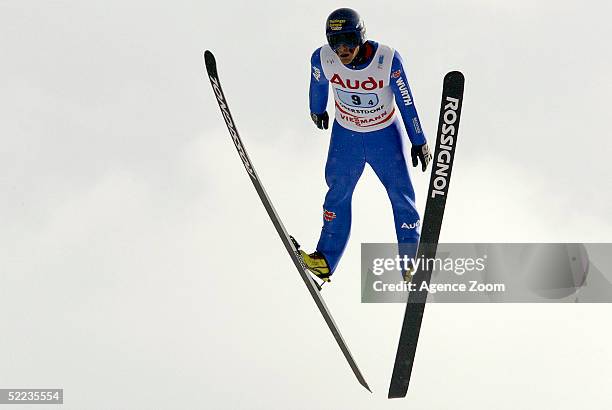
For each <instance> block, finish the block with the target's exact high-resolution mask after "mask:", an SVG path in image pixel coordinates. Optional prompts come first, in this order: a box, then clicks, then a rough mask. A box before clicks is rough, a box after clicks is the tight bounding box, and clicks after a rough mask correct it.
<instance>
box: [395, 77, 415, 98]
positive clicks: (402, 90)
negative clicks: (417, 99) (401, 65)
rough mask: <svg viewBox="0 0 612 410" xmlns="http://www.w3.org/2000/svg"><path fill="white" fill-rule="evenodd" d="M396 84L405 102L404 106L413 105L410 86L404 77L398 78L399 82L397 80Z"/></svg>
mask: <svg viewBox="0 0 612 410" xmlns="http://www.w3.org/2000/svg"><path fill="white" fill-rule="evenodd" d="M395 84H397V86H398V87H399V90H400V93H401V94H402V100H404V105H412V98H411V97H410V93H409V92H408V86H407V85H406V83H405V82H404V80H403V79H402V77H398V78H397V80H395Z"/></svg>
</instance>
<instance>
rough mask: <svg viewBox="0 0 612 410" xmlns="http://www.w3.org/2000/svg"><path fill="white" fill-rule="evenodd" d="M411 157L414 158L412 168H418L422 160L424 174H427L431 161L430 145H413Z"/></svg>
mask: <svg viewBox="0 0 612 410" xmlns="http://www.w3.org/2000/svg"><path fill="white" fill-rule="evenodd" d="M410 155H411V156H412V166H413V167H416V166H418V165H419V160H421V166H422V168H423V172H425V170H426V169H427V165H429V162H430V161H431V151H430V150H429V145H427V143H425V144H422V145H413V146H412V148H411V149H410Z"/></svg>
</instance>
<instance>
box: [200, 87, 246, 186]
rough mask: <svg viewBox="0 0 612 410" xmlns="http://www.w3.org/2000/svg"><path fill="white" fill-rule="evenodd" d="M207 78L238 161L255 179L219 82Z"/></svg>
mask: <svg viewBox="0 0 612 410" xmlns="http://www.w3.org/2000/svg"><path fill="white" fill-rule="evenodd" d="M209 78H210V82H211V83H212V86H213V90H214V91H215V97H217V101H218V102H219V107H221V112H222V113H223V118H224V119H225V124H227V129H228V130H229V132H230V134H231V136H232V140H233V141H234V145H235V146H236V149H237V150H238V154H239V155H240V159H241V160H242V163H243V164H244V167H245V168H246V170H247V172H248V173H249V175H251V177H252V178H254V179H257V175H256V174H255V169H254V168H253V165H251V161H249V157H248V156H247V154H246V151H245V150H244V147H243V146H242V142H241V141H240V137H239V136H238V130H236V126H235V125H234V122H233V121H232V117H231V115H230V112H229V110H228V108H227V103H226V102H225V98H224V97H223V92H221V87H220V85H219V80H218V79H216V78H215V77H212V76H209Z"/></svg>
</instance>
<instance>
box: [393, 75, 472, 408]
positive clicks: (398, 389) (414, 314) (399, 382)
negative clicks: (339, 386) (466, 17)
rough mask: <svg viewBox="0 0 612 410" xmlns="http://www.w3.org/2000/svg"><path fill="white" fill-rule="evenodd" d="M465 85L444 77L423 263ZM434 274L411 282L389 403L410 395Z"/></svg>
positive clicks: (431, 243)
mask: <svg viewBox="0 0 612 410" xmlns="http://www.w3.org/2000/svg"><path fill="white" fill-rule="evenodd" d="M464 83H465V78H464V77H463V74H461V73H460V72H459V71H452V72H449V73H448V74H446V76H445V77H444V84H443V89H442V103H441V105H440V116H439V120H438V133H437V140H436V149H435V153H434V161H433V164H432V167H431V178H430V180H429V191H428V195H427V205H426V206H425V215H424V217H423V226H422V232H421V241H420V243H419V249H418V252H417V257H420V258H424V259H428V258H435V256H436V250H437V248H438V239H439V237H440V230H441V227H442V219H443V217H444V208H445V206H446V198H447V195H448V188H449V183H450V178H451V172H452V169H453V160H454V157H455V147H456V142H457V135H458V132H459V120H460V118H461V107H462V105H463V88H464ZM427 265H429V264H427ZM431 273H432V272H431V269H421V270H419V271H417V272H416V273H415V275H414V276H413V278H412V282H413V283H415V284H416V289H417V290H416V291H414V292H410V294H409V295H408V303H407V304H406V312H405V313H404V321H403V324H402V330H401V333H400V339H399V343H398V347H397V354H396V356H395V364H394V365H393V375H392V376H391V384H390V386H389V396H388V397H389V398H390V399H392V398H400V397H405V396H406V393H407V392H408V384H409V383H410V375H411V373H412V365H413V363H414V358H415V355H416V348H417V342H418V340H419V333H420V330H421V323H422V321H423V314H424V313H425V303H426V302H427V290H422V291H421V290H418V289H419V288H420V286H421V283H423V282H427V284H429V281H430V280H431Z"/></svg>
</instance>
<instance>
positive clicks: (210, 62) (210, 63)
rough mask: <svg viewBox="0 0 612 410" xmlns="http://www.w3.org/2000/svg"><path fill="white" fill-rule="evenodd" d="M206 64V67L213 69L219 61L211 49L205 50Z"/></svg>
mask: <svg viewBox="0 0 612 410" xmlns="http://www.w3.org/2000/svg"><path fill="white" fill-rule="evenodd" d="M204 64H206V68H208V69H212V68H216V67H217V62H216V61H215V56H214V55H213V53H211V52H210V50H205V51H204Z"/></svg>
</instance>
